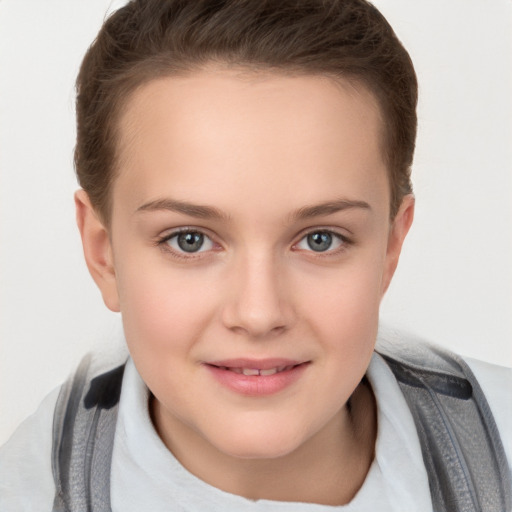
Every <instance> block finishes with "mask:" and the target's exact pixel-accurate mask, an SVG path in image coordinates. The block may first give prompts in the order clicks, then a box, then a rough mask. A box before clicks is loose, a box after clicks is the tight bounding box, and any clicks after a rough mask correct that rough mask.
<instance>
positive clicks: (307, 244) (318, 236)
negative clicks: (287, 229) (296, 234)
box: [296, 231, 347, 252]
mask: <svg viewBox="0 0 512 512" xmlns="http://www.w3.org/2000/svg"><path fill="white" fill-rule="evenodd" d="M345 243H347V240H346V239H345V238H344V237H342V236H341V235H338V234H337V233H333V232H332V231H312V232H311V233H308V234H307V235H306V236H305V237H303V238H302V239H301V240H300V241H299V243H298V244H297V245H296V247H297V248H298V249H301V250H306V251H314V252H327V251H335V250H336V249H338V248H340V247H341V246H342V245H344V244H345Z"/></svg>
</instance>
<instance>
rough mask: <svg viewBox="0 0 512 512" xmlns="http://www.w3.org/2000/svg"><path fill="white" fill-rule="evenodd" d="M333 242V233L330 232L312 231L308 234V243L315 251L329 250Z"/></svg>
mask: <svg viewBox="0 0 512 512" xmlns="http://www.w3.org/2000/svg"><path fill="white" fill-rule="evenodd" d="M331 244H332V235H331V234H330V233H311V234H310V235H308V245H309V247H310V248H311V249H313V251H316V252H323V251H327V249H329V248H330V247H331Z"/></svg>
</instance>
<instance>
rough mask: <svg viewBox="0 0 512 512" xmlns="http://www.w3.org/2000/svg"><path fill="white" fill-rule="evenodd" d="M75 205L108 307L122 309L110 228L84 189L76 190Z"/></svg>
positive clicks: (84, 243) (90, 265)
mask: <svg viewBox="0 0 512 512" xmlns="http://www.w3.org/2000/svg"><path fill="white" fill-rule="evenodd" d="M75 207H76V222H77V224H78V229H79V230H80V236H81V237H82V246H83V249H84V256H85V261H86V263H87V268H88V269H89V272H90V274H91V276H92V278H93V279H94V282H95V283H96V284H97V285H98V288H99V289H100V291H101V295H102V296H103V301H104V302H105V305H106V306H107V308H109V309H110V310H111V311H115V312H119V311H120V308H119V296H118V293H117V283H116V273H115V269H114V259H113V254H112V246H111V242H110V237H109V232H108V229H107V228H106V227H105V226H104V225H103V223H102V222H101V220H100V219H99V217H98V215H97V214H96V211H95V210H94V208H93V206H92V204H91V201H90V200H89V196H88V195H87V192H85V190H78V191H77V192H76V193H75Z"/></svg>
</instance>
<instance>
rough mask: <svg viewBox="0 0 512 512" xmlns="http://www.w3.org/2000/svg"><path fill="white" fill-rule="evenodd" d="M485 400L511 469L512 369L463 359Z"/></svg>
mask: <svg viewBox="0 0 512 512" xmlns="http://www.w3.org/2000/svg"><path fill="white" fill-rule="evenodd" d="M464 360H465V361H466V363H467V365H468V366H469V367H470V368H471V371H472V372H473V374H474V375H475V378H476V380H477V381H478V383H479V384H480V387H481V388H482V391H483V392H484V395H485V397H486V399H487V402H488V404H489V407H490V409H491V412H492V414H493V416H494V420H495V422H496V426H497V427H498V431H499V433H500V436H501V440H502V443H503V447H504V448H505V453H506V455H507V459H508V462H509V466H511V467H512V368H506V367H504V366H498V365H495V364H491V363H485V362H483V361H477V360H476V359H471V358H464Z"/></svg>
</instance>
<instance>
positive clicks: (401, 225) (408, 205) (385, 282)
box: [382, 194, 414, 296]
mask: <svg viewBox="0 0 512 512" xmlns="http://www.w3.org/2000/svg"><path fill="white" fill-rule="evenodd" d="M413 219H414V196H413V195H412V194H409V195H406V196H405V197H404V198H403V200H402V204H401V205H400V208H399V210H398V212H397V214H396V216H395V218H394V220H393V223H392V225H391V229H390V231H389V237H388V246H387V251H386V262H385V266H384V273H383V276H382V296H383V295H384V293H386V290H387V289H388V287H389V285H390V283H391V279H392V277H393V274H394V273H395V270H396V267H397V265H398V260H399V258H400V253H401V251H402V245H403V243H404V240H405V237H406V236H407V233H408V232H409V229H410V227H411V225H412V221H413Z"/></svg>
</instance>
